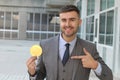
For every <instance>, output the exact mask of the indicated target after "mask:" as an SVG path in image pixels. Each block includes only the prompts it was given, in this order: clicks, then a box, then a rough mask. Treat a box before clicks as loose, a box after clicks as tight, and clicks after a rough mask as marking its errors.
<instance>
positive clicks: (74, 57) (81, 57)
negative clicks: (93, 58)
mask: <svg viewBox="0 0 120 80" xmlns="http://www.w3.org/2000/svg"><path fill="white" fill-rule="evenodd" d="M84 57H85V56H71V59H83V58H84Z"/></svg>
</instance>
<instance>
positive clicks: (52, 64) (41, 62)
mask: <svg viewBox="0 0 120 80" xmlns="http://www.w3.org/2000/svg"><path fill="white" fill-rule="evenodd" d="M79 15H80V14H79V10H78V9H77V7H75V6H74V5H66V6H64V7H63V8H61V10H60V12H59V17H60V28H61V34H60V35H58V36H56V37H53V38H50V39H47V40H44V41H41V42H40V46H41V47H42V49H43V53H42V55H41V56H40V57H39V58H38V60H37V65H36V63H35V61H36V59H37V58H36V57H31V58H30V59H28V61H27V67H28V72H29V75H30V79H31V80H32V78H34V79H35V80H44V78H46V80H89V74H90V70H91V69H92V70H94V72H95V74H96V76H97V77H98V78H99V79H100V80H113V75H112V72H111V70H110V69H109V67H108V66H107V65H106V64H105V63H104V61H103V60H102V58H101V57H100V56H99V54H98V52H97V50H96V46H95V45H94V44H92V43H89V42H87V41H85V40H82V39H80V38H78V37H77V34H76V33H77V30H78V29H79V25H81V19H80V16H79ZM66 43H69V44H68V46H69V47H66V46H65V44H66ZM64 52H65V53H64ZM67 53H69V54H67ZM64 55H65V56H66V58H65V57H64ZM67 56H69V57H67Z"/></svg>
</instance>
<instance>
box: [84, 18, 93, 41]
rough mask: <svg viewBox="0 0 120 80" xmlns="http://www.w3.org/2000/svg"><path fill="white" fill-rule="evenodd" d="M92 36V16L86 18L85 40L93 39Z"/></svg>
mask: <svg viewBox="0 0 120 80" xmlns="http://www.w3.org/2000/svg"><path fill="white" fill-rule="evenodd" d="M93 37H94V16H92V17H89V18H87V20H86V40H89V41H93Z"/></svg>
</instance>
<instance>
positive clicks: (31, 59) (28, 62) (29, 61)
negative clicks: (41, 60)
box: [26, 56, 37, 65]
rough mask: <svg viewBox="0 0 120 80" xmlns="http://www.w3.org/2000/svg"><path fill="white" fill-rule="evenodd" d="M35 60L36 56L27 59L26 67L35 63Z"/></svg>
mask: <svg viewBox="0 0 120 80" xmlns="http://www.w3.org/2000/svg"><path fill="white" fill-rule="evenodd" d="M36 59H37V57H36V56H32V57H30V58H29V59H28V61H27V63H26V64H27V65H30V64H31V63H32V62H35V60H36Z"/></svg>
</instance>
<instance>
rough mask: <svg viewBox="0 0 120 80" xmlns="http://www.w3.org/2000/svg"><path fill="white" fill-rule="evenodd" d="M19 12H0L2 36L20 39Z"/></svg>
mask: <svg viewBox="0 0 120 80" xmlns="http://www.w3.org/2000/svg"><path fill="white" fill-rule="evenodd" d="M18 22H19V13H18V12H0V38H5V39H18Z"/></svg>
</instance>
